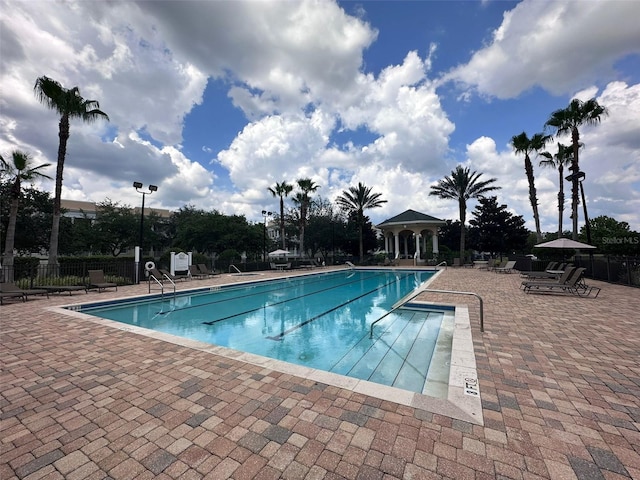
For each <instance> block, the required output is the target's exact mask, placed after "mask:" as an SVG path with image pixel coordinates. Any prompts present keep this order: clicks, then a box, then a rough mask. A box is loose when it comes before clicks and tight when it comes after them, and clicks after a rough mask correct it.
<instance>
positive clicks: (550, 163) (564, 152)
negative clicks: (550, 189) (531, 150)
mask: <svg viewBox="0 0 640 480" xmlns="http://www.w3.org/2000/svg"><path fill="white" fill-rule="evenodd" d="M540 156H542V157H544V158H546V160H541V161H540V165H541V166H543V167H551V168H555V169H557V170H558V238H560V237H562V216H563V212H564V167H565V166H569V165H571V162H572V160H573V149H572V148H570V147H567V146H566V145H563V144H562V143H558V151H557V152H556V153H555V155H551V154H550V153H549V152H541V153H540ZM538 243H540V239H538Z"/></svg>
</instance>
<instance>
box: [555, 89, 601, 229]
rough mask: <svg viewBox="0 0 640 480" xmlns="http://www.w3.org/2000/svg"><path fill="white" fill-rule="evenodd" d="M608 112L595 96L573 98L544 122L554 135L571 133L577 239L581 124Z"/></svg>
mask: <svg viewBox="0 0 640 480" xmlns="http://www.w3.org/2000/svg"><path fill="white" fill-rule="evenodd" d="M607 114H608V112H607V109H606V108H605V107H603V106H601V105H600V104H598V102H597V101H596V99H595V98H592V99H590V100H587V101H586V102H583V101H582V100H578V99H577V98H574V99H573V100H571V102H570V103H569V106H568V107H567V108H564V109H560V110H556V111H555V112H553V113H552V114H551V117H550V118H549V120H547V122H546V123H545V127H549V128H552V129H554V130H555V132H556V136H561V135H563V134H566V133H569V134H571V147H572V149H573V156H572V159H571V167H570V168H569V170H571V173H572V175H573V179H572V182H571V183H572V186H571V218H572V220H573V230H572V238H573V240H577V239H578V177H577V174H578V172H579V171H580V165H579V161H578V150H579V149H580V131H579V128H580V127H582V126H583V125H597V124H598V123H600V120H601V118H602V117H603V116H606V115H607Z"/></svg>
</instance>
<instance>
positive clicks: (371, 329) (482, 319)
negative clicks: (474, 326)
mask: <svg viewBox="0 0 640 480" xmlns="http://www.w3.org/2000/svg"><path fill="white" fill-rule="evenodd" d="M422 292H432V293H453V294H458V295H473V296H474V297H476V298H477V299H478V300H480V331H481V332H483V333H484V302H483V301H482V297H481V296H480V295H478V294H477V293H474V292H458V291H456V290H434V289H431V288H422V289H420V290H418V291H417V292H415V293H414V294H413V295H410V296H409V298H407V299H406V300H404V299H403V301H402V303H400V304H398V303H396V304H395V305H394V306H393V307H392V308H391V310H390V311H389V312H387V313H385V314H384V315H383V316H382V317H380V318H379V319H377V320H376V321H375V322H373V323H372V324H371V327H370V328H369V338H373V326H374V325H375V324H376V323H378V322H379V321H380V320H382V319H383V318H384V317H386V316H387V315H389V314H390V313H391V312H393V311H394V310H397V309H398V308H401V307H402V306H403V305H405V304H407V303H409V302H410V301H411V300H413V299H414V298H416V297H417V296H418V295H420V294H421V293H422Z"/></svg>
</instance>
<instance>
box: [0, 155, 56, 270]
mask: <svg viewBox="0 0 640 480" xmlns="http://www.w3.org/2000/svg"><path fill="white" fill-rule="evenodd" d="M50 165H51V164H49V163H44V164H42V165H38V166H34V165H33V162H32V160H31V157H30V156H29V154H28V153H25V152H22V151H20V150H14V151H13V152H12V153H11V162H8V161H7V160H5V159H4V157H2V156H1V155H0V176H2V177H4V176H8V177H9V182H10V183H11V190H10V196H11V206H10V207H9V224H8V225H7V238H6V239H5V242H4V255H3V259H2V265H3V267H4V276H3V280H4V281H5V282H12V281H13V247H14V245H15V241H16V222H17V219H18V207H19V206H20V197H21V196H22V182H30V181H32V180H34V179H36V178H51V177H49V176H48V175H45V174H44V173H42V172H41V171H40V170H41V169H43V168H47V167H49V166H50Z"/></svg>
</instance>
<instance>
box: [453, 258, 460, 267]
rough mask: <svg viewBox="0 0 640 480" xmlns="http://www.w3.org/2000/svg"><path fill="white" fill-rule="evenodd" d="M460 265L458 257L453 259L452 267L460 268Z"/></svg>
mask: <svg viewBox="0 0 640 480" xmlns="http://www.w3.org/2000/svg"><path fill="white" fill-rule="evenodd" d="M461 265H462V264H461V263H460V259H459V258H458V257H456V258H454V259H453V264H452V265H451V266H452V267H460V266H461Z"/></svg>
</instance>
